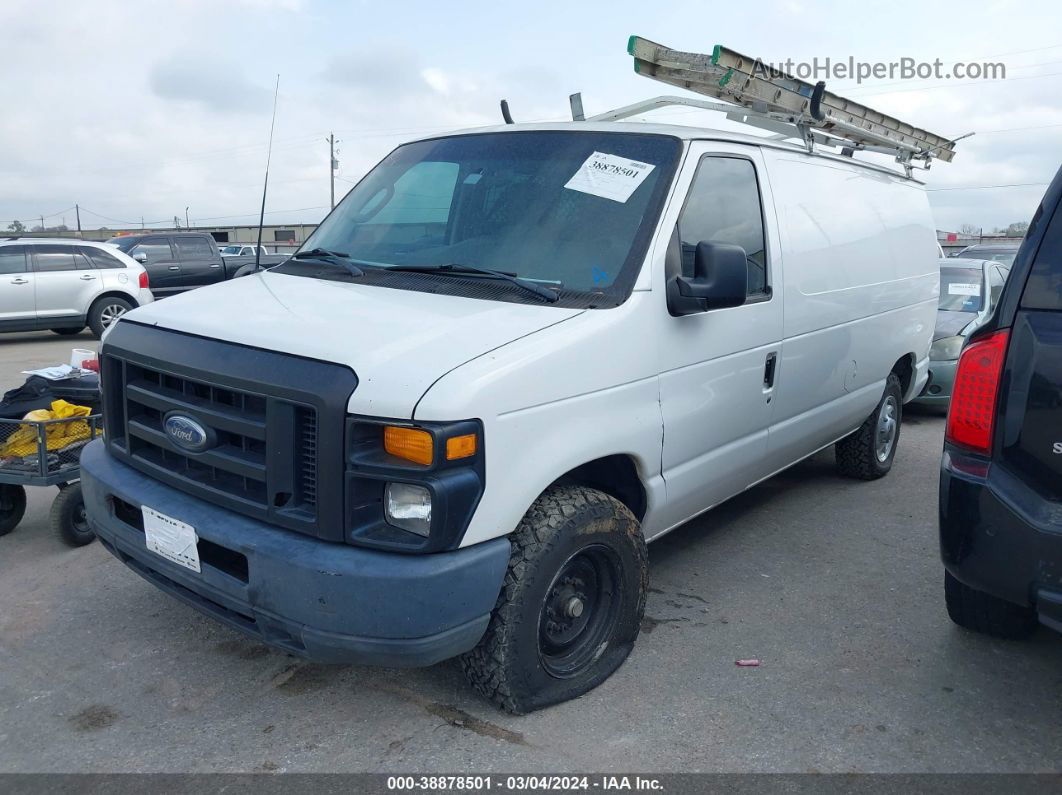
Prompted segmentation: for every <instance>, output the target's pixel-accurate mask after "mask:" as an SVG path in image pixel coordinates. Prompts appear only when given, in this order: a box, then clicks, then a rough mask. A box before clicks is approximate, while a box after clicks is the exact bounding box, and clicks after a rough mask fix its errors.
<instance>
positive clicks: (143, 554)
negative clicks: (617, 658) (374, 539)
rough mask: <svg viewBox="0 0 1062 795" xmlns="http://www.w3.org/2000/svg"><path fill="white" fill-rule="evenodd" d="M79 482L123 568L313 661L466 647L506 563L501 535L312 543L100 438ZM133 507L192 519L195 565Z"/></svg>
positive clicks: (377, 660)
mask: <svg viewBox="0 0 1062 795" xmlns="http://www.w3.org/2000/svg"><path fill="white" fill-rule="evenodd" d="M81 482H82V486H83V490H84V495H85V507H86V509H87V511H88V517H89V522H90V524H91V525H92V529H93V530H95V532H96V535H97V536H98V537H99V539H100V541H101V542H103V545H104V546H105V547H106V548H107V549H108V550H109V551H110V552H111V553H113V554H114V555H115V556H116V557H117V558H119V559H120V560H121V561H122V562H123V563H125V564H126V565H127V566H129V568H131V569H133V570H134V571H135V572H137V573H138V574H140V575H141V576H142V577H144V578H145V579H147V580H148V581H149V582H151V583H153V584H154V585H156V586H158V587H159V588H160V589H162V590H164V591H166V592H167V593H169V594H171V595H172V596H175V597H177V598H178V599H180V600H181V601H183V602H186V603H187V604H190V605H191V606H193V607H195V608H196V609H198V610H200V611H202V612H204V613H207V614H209V615H211V616H213V617H214V618H216V619H218V620H219V621H222V622H224V623H226V624H228V625H229V626H231V627H234V628H235V629H238V630H240V631H242V632H244V633H246V634H248V635H251V636H253V637H255V638H257V639H259V640H261V641H262V642H264V643H268V644H269V645H271V646H276V647H278V648H281V649H283V650H285V651H288V652H290V653H292V654H296V655H299V656H302V657H306V658H308V659H311V660H315V661H318V662H333V663H363V664H371V665H388V666H423V665H431V664H433V663H436V662H439V661H440V660H444V659H447V658H448V657H453V656H455V655H457V654H460V653H462V652H464V651H467V650H469V649H471V648H472V647H473V646H475V644H476V643H477V642H478V641H479V639H480V637H481V636H482V635H483V632H484V631H485V629H486V627H487V622H488V621H489V620H490V613H491V610H492V609H493V607H494V604H495V602H496V600H497V598H498V592H499V590H500V588H501V584H502V579H503V577H504V575H505V569H506V567H507V565H508V562H509V542H508V540H507V539H504V538H501V539H496V540H493V541H487V542H485V543H482V544H477V545H475V546H473V547H469V548H467V549H461V550H457V551H454V552H443V553H437V554H429V555H402V554H394V553H386V552H378V551H375V550H369V549H359V548H357V547H352V546H348V545H346V544H337V543H331V542H326V541H319V540H317V539H315V538H312V537H309V536H305V535H300V534H298V533H295V532H292V531H289V530H283V529H280V528H277V527H274V526H272V525H269V524H265V523H262V522H259V521H256V520H254V519H250V518H248V517H245V516H241V515H239V514H236V513H233V512H231V511H227V510H225V509H222V508H218V507H217V506H215V505H212V504H210V503H207V502H204V501H202V500H199V499H197V498H195V497H190V496H189V495H187V494H185V493H183V492H181V491H178V490H177V489H174V488H171V487H170V486H167V485H164V484H162V483H160V482H158V481H157V480H154V479H152V478H149V477H147V476H146V475H143V474H141V473H140V472H138V471H137V470H135V469H132V468H131V467H129V466H126V465H125V464H122V463H120V462H119V461H117V460H115V459H114V458H113V457H112V456H110V455H109V454H108V453H107V451H106V449H105V448H104V445H103V443H102V442H101V441H97V442H93V443H92V444H90V445H88V446H87V447H86V448H85V449H84V451H83V453H82V455H81ZM143 505H147V506H149V507H151V508H154V509H155V510H157V511H160V512H162V513H164V514H166V515H167V516H171V517H173V518H175V519H179V520H180V521H182V522H187V523H188V524H190V525H192V526H193V527H194V528H195V530H196V534H197V535H198V536H199V550H200V558H201V568H202V573H200V574H197V573H196V572H194V571H191V570H190V569H186V568H183V567H182V566H179V565H177V564H175V563H171V562H170V561H168V560H165V559H163V558H161V557H159V556H157V555H155V554H154V553H153V552H150V551H148V549H147V547H146V546H145V543H144V533H143V529H142V527H143V525H142V524H140V522H139V515H140V508H141V506H143ZM138 525H139V526H138Z"/></svg>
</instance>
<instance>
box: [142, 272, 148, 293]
mask: <svg viewBox="0 0 1062 795" xmlns="http://www.w3.org/2000/svg"><path fill="white" fill-rule="evenodd" d="M140 287H141V289H144V290H146V289H147V288H148V275H147V271H141V272H140Z"/></svg>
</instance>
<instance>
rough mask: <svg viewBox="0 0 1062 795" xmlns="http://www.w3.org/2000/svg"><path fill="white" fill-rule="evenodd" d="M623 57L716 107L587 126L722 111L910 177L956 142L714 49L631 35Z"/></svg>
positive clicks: (657, 103)
mask: <svg viewBox="0 0 1062 795" xmlns="http://www.w3.org/2000/svg"><path fill="white" fill-rule="evenodd" d="M627 51H628V52H629V53H630V54H631V55H632V56H633V57H634V71H635V72H637V73H638V74H640V75H642V76H643V77H649V78H652V79H653V80H659V81H660V82H662V83H667V84H669V85H673V86H678V87H679V88H684V89H687V90H689V91H693V92H696V93H698V94H703V95H706V96H709V97H713V98H714V99H717V100H722V102H707V101H704V100H696V99H692V98H683V97H675V96H669V97H657V98H655V99H651V100H647V101H645V102H639V103H636V104H634V105H628V106H627V107H625V108H618V109H616V110H613V111H608V112H607V113H602V114H599V115H597V116H592V117H589V118H587V121H615V120H617V119H623V118H629V117H630V116H635V115H638V114H641V113H645V112H647V111H649V110H653V109H656V108H659V107H665V106H668V105H684V106H687V107H694V108H699V109H705V110H718V111H722V112H724V113H726V115H727V118H728V119H730V120H732V121H738V122H742V123H745V124H751V125H753V126H756V127H759V128H761V129H766V130H770V131H771V132H774V133H775V136H774V137H775V138H798V139H799V140H802V141H803V142H804V144H805V146H806V147H807V148H808V151H809V152H810V151H813V149H814V147H815V145H816V144H819V145H826V146H841V147H844V148H845V149H847V150H852V151H854V150H866V151H873V152H882V153H886V154H890V155H894V156H895V158H896V161H897V162H898V163H900V164H901V165H902V166H903V167H904V169H905V170H906V172H907V174H908V176H910V174H911V169H912V168H914V167H915V161H921V162H922V163H923V165H922V166H920V167H922V168H927V169H928V168H929V166H930V163H931V161H932V160H933V159H934V158H936V159H940V160H943V161H944V162H946V163H947V162H950V161H951V159H952V158H953V157H954V156H955V141H956V140H959V139H958V138H956V139H949V138H945V137H944V136H941V135H937V134H935V133H931V132H929V131H928V130H923V129H921V128H919V127H915V126H913V125H911V124H908V123H907V122H904V121H901V120H900V119H896V118H893V117H892V116H889V115H887V114H885V113H881V112H880V111H876V110H874V109H872V108H868V107H867V106H865V105H861V104H859V103H858V102H853V101H852V100H849V99H845V98H844V97H841V96H838V95H837V94H833V93H831V92H829V91H826V84H825V83H824V82H819V83H817V84H815V85H812V84H811V83H807V82H805V81H803V80H798V79H796V78H794V77H790V76H789V75H787V74H785V73H784V72H780V71H778V70H776V69H773V68H770V67H768V66H766V65H765V64H764V63H763V62H762V61H759V60H758V59H755V58H749V57H748V56H745V55H741V54H740V53H737V52H734V51H733V50H729V49H727V48H725V47H722V46H720V45H716V46H715V48H714V49H713V50H712V53H711V54H710V55H703V54H698V53H689V52H681V51H679V50H672V49H670V48H668V47H664V46H663V45H661V44H657V43H655V42H652V41H649V40H648V39H643V38H641V37H639V36H631V38H630V41H629V42H628V44H627ZM576 102H578V117H581V116H582V115H583V114H582V104H581V98H579V97H578V95H573V96H572V108H573V116H575V113H576ZM724 103H726V104H724ZM960 137H962V138H964V137H966V136H960ZM845 153H846V154H850V153H851V151H846V152H845Z"/></svg>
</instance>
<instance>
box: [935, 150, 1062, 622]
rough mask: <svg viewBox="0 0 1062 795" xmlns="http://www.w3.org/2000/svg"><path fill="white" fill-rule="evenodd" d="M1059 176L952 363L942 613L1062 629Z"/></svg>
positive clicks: (944, 469)
mask: <svg viewBox="0 0 1062 795" xmlns="http://www.w3.org/2000/svg"><path fill="white" fill-rule="evenodd" d="M1060 201H1062V169H1060V170H1059V172H1058V174H1056V175H1055V179H1054V182H1052V183H1051V186H1050V187H1049V188H1048V189H1047V193H1046V194H1045V195H1044V198H1043V201H1042V202H1041V204H1040V207H1039V209H1038V210H1037V211H1036V215H1035V216H1034V217H1033V221H1032V224H1031V225H1030V227H1029V232H1028V234H1027V236H1026V238H1025V241H1024V242H1023V243H1022V245H1021V248H1020V249H1019V251H1018V255H1017V257H1016V258H1015V260H1014V267H1013V270H1012V271H1011V277H1010V279H1009V280H1008V281H1007V285H1006V287H1004V289H1003V295H1002V298H1001V300H1000V302H999V304H998V305H997V307H996V310H995V311H994V312H993V313H992V315H991V316H990V318H989V319H988V320H987V322H986V323H985V324H984V325H983V326H982V327H981V328H980V329H978V330H977V331H976V332H975V333H974V334H972V335H971V337H970V339H969V341H968V342H967V344H966V347H965V348H964V349H963V351H962V355H961V356H960V357H959V364H958V368H957V371H956V375H955V384H954V387H953V391H952V399H951V408H950V411H949V413H948V423H947V431H946V434H945V443H944V457H943V461H942V464H941V477H940V548H941V555H942V557H943V559H944V567H945V569H946V573H945V596H946V599H947V606H948V614H949V615H950V616H951V618H952V620H953V621H954V622H955V623H956V624H959V625H960V626H963V627H967V628H968V629H973V630H976V631H978V632H985V633H988V634H991V635H997V636H1002V637H1020V636H1022V635H1025V634H1027V633H1029V632H1031V631H1032V630H1033V629H1035V627H1036V625H1037V620H1039V622H1041V623H1043V624H1046V625H1047V626H1050V627H1052V628H1053V629H1056V630H1060V631H1062V209H1060V207H1059V204H1060Z"/></svg>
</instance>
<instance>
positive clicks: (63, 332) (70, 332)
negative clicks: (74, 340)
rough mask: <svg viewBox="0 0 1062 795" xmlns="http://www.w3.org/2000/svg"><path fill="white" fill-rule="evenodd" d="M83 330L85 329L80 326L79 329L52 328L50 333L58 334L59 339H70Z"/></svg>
mask: <svg viewBox="0 0 1062 795" xmlns="http://www.w3.org/2000/svg"><path fill="white" fill-rule="evenodd" d="M84 330H85V327H84V326H82V327H81V328H53V329H52V332H54V333H55V334H58V335H59V336H60V337H72V336H74V335H75V334H80V333H81V332H82V331H84Z"/></svg>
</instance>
